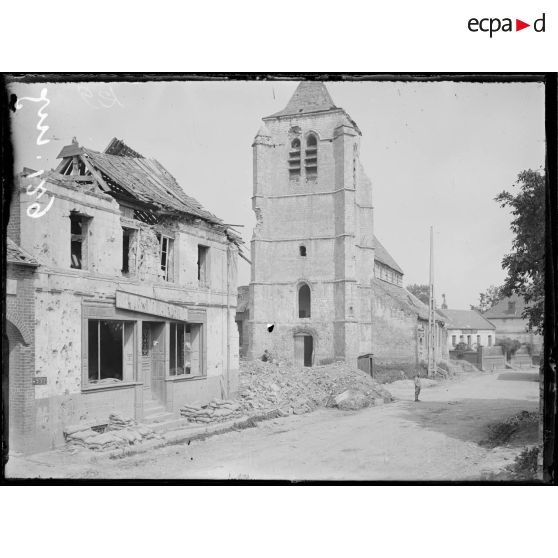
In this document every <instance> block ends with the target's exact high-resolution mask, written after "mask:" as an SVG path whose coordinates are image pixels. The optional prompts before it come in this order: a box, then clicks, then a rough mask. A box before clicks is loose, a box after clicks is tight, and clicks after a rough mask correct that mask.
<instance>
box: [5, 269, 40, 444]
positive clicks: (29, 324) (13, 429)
mask: <svg viewBox="0 0 558 558" xmlns="http://www.w3.org/2000/svg"><path fill="white" fill-rule="evenodd" d="M34 273H35V268H32V267H28V266H21V265H14V264H9V265H8V269H7V278H8V279H12V280H15V281H17V291H16V294H15V295H13V294H7V295H6V313H7V318H8V320H9V319H10V318H12V320H13V322H12V321H9V322H8V323H7V328H6V329H7V336H8V344H9V362H8V365H9V375H8V382H9V386H8V390H7V393H9V400H8V404H9V443H10V449H11V450H14V451H19V452H26V451H27V450H28V436H29V434H30V433H32V431H33V429H34V420H35V415H34V413H35V407H34V402H35V387H34V386H33V377H34V371H35V335H34V331H35V306H34Z"/></svg>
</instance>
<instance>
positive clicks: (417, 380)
mask: <svg viewBox="0 0 558 558" xmlns="http://www.w3.org/2000/svg"><path fill="white" fill-rule="evenodd" d="M420 388H421V383H420V374H418V373H417V374H415V401H418V400H419V393H420Z"/></svg>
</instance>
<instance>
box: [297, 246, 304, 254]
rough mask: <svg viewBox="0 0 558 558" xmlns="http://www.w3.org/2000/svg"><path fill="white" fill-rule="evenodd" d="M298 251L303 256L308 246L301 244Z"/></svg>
mask: <svg viewBox="0 0 558 558" xmlns="http://www.w3.org/2000/svg"><path fill="white" fill-rule="evenodd" d="M298 251H299V253H300V255H301V256H306V246H299V247H298Z"/></svg>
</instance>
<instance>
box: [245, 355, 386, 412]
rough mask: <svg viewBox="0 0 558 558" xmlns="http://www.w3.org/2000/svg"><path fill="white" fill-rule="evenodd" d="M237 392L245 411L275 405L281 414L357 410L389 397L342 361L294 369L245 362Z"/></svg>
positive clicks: (359, 372)
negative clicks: (332, 409) (317, 409)
mask: <svg viewBox="0 0 558 558" xmlns="http://www.w3.org/2000/svg"><path fill="white" fill-rule="evenodd" d="M239 395H240V405H241V408H242V409H243V410H244V411H245V412H246V413H249V414H250V413H253V412H255V411H260V410H265V409H274V408H275V409H279V410H280V411H281V414H282V415H283V416H288V415H292V414H295V415H300V414H304V413H309V412H311V411H313V410H315V409H316V408H318V407H337V408H339V409H346V410H349V409H351V410H356V409H361V408H363V407H369V406H371V405H379V404H382V403H389V402H390V401H391V400H392V398H391V394H390V393H389V392H388V391H387V390H386V389H385V388H383V387H382V386H381V385H380V384H379V383H378V382H376V381H375V380H373V379H372V378H371V377H370V376H369V375H367V374H365V373H364V372H362V371H361V370H358V369H356V368H352V367H351V366H349V365H347V364H346V363H344V362H336V363H332V364H328V365H323V366H314V367H312V368H310V367H300V368H297V367H293V366H288V365H283V364H273V363H268V362H262V361H246V362H243V363H242V364H241V368H240V388H239Z"/></svg>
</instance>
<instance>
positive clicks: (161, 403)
mask: <svg viewBox="0 0 558 558" xmlns="http://www.w3.org/2000/svg"><path fill="white" fill-rule="evenodd" d="M59 158H60V159H61V162H60V164H59V166H58V167H57V168H56V169H55V170H54V171H51V172H49V173H46V174H45V175H43V176H33V175H28V176H21V177H20V181H19V183H18V184H17V186H16V189H15V192H14V198H13V203H12V208H11V220H10V224H9V228H8V235H9V236H11V237H12V238H13V239H14V240H17V242H18V244H19V245H20V246H21V248H22V249H23V250H24V251H25V252H26V253H28V254H30V256H31V257H32V258H33V259H34V262H35V263H36V264H37V267H35V268H33V269H34V272H33V284H32V289H30V290H29V297H30V300H32V301H33V307H34V323H33V327H32V329H31V331H29V332H28V335H29V336H30V337H31V339H30V341H29V346H32V348H33V356H32V357H31V360H30V362H29V366H28V368H26V371H25V374H26V375H27V376H29V378H28V379H26V380H25V382H26V385H25V389H26V398H27V401H26V405H27V407H29V408H31V409H32V413H33V421H32V424H29V421H28V422H27V423H26V425H25V427H24V428H23V430H24V432H23V431H22V432H20V434H21V436H23V437H24V438H25V440H26V441H27V442H26V449H28V448H32V449H34V450H40V449H48V448H50V447H54V446H57V445H59V444H60V443H62V441H63V431H64V428H65V427H67V426H68V425H72V424H75V423H78V422H80V421H84V420H87V421H92V422H94V423H95V422H96V423H99V424H102V423H103V422H105V423H106V421H107V417H108V415H109V413H110V412H114V411H118V412H120V413H122V414H124V415H126V416H130V417H133V418H136V419H138V420H149V419H150V418H153V417H159V418H158V420H166V418H170V417H172V416H173V414H175V413H177V410H178V408H179V406H180V405H181V404H183V403H188V402H193V401H204V400H205V401H207V400H209V399H210V398H211V397H215V396H216V397H226V396H228V394H230V393H232V392H233V391H234V390H235V386H236V382H237V373H238V334H237V328H236V327H235V318H234V316H235V307H236V265H237V264H236V262H237V255H238V252H239V249H240V245H241V241H240V237H239V236H238V235H237V234H236V233H235V232H234V231H232V230H231V229H230V228H228V227H227V226H226V225H224V224H223V222H222V221H221V220H220V219H218V218H217V217H215V216H214V215H212V214H211V213H209V212H208V211H206V210H205V209H203V208H202V207H201V205H200V204H199V203H198V202H197V201H196V200H194V199H193V198H191V197H189V196H187V195H186V194H185V193H184V191H183V190H182V188H181V187H180V186H179V185H178V184H177V183H176V181H175V180H174V178H173V177H172V176H171V175H170V173H168V171H167V170H166V169H164V167H163V166H162V165H161V164H160V163H158V162H157V161H155V160H153V159H147V158H144V157H143V156H141V155H140V154H139V153H136V152H135V151H133V150H132V149H131V148H129V147H128V146H126V145H125V144H124V143H123V142H121V141H118V140H113V141H112V142H111V143H110V144H109V146H108V147H107V149H105V151H104V152H103V153H99V152H97V151H93V150H91V149H87V148H85V147H81V146H79V145H78V144H77V142H74V143H72V144H71V145H69V146H66V147H65V148H64V149H63V150H62V152H61V153H60V155H59ZM35 174H36V173H35ZM43 179H44V180H45V182H44V183H43V186H44V188H45V189H46V191H47V192H48V196H49V197H53V198H54V202H53V203H52V206H51V207H50V209H49V210H48V212H46V213H45V214H44V215H43V216H41V217H40V218H35V219H33V218H30V217H29V215H28V212H27V210H28V207H29V205H30V203H32V201H33V198H31V197H30V196H29V195H27V192H28V191H29V190H28V188H32V189H36V188H37V187H38V186H39V183H40V182H41V181H42V180H43ZM45 197H46V195H45ZM18 288H19V287H18ZM15 325H17V324H15ZM17 350H19V349H17ZM22 362H23V361H21V359H20V357H18V356H15V357H14V358H13V359H12V358H10V366H11V367H12V366H13V367H14V370H15V369H17V368H18V367H21V366H23V364H22ZM25 366H26V367H27V365H25ZM10 378H11V376H10ZM31 381H32V383H33V384H34V385H33V387H32V389H31V388H29V385H28V384H29V382H31ZM15 387H16V384H15V383H14V384H11V385H10V393H11V392H12V391H13V389H15ZM27 407H26V408H27ZM13 420H14V422H15V423H16V425H17V422H18V420H19V419H18V416H14V417H13ZM15 428H19V430H21V428H20V427H19V426H15ZM18 432H19V431H18ZM21 436H20V438H21ZM18 442H19V439H17V440H16V439H15V438H14V446H15V445H21V444H18Z"/></svg>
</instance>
